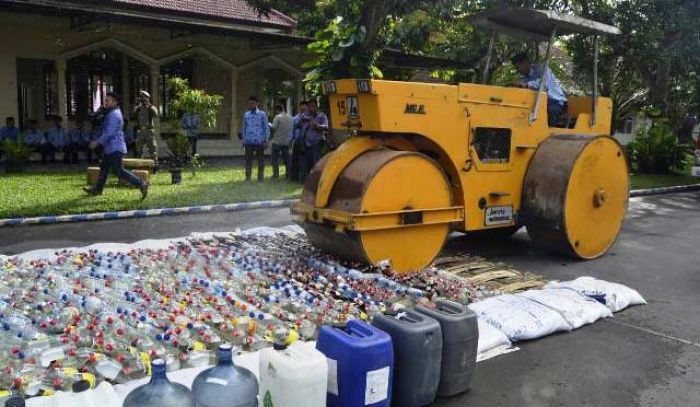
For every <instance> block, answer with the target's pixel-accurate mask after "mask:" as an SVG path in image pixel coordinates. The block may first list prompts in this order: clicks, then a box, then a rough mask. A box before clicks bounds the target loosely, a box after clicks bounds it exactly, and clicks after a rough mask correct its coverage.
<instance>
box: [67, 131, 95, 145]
mask: <svg viewBox="0 0 700 407" xmlns="http://www.w3.org/2000/svg"><path fill="white" fill-rule="evenodd" d="M68 138H69V139H70V142H71V144H78V145H85V144H87V143H89V142H90V133H88V132H87V131H86V130H85V129H83V130H80V129H72V130H71V131H70V132H68Z"/></svg>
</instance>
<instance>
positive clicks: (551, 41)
mask: <svg viewBox="0 0 700 407" xmlns="http://www.w3.org/2000/svg"><path fill="white" fill-rule="evenodd" d="M556 36H557V29H556V28H554V29H553V30H552V34H551V35H550V36H549V43H547V56H546V57H545V60H544V64H543V66H542V74H541V75H540V87H539V89H538V90H537V96H535V106H534V107H533V108H532V112H530V125H532V124H533V123H534V122H536V121H537V112H539V110H540V105H541V104H542V92H544V90H545V84H544V79H545V77H546V76H547V70H548V69H549V61H550V60H551V59H552V48H553V47H554V40H555V38H556Z"/></svg>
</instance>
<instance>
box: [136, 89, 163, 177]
mask: <svg viewBox="0 0 700 407" xmlns="http://www.w3.org/2000/svg"><path fill="white" fill-rule="evenodd" d="M139 101H140V102H141V103H140V104H139V105H138V106H136V109H134V121H135V122H136V129H137V130H136V155H137V156H140V157H141V158H152V159H153V160H154V161H155V162H156V165H158V145H157V144H156V132H155V120H156V118H157V117H158V109H157V108H156V107H155V106H153V105H152V104H151V95H150V94H149V93H148V92H146V91H145V90H142V91H140V92H139ZM144 147H145V148H146V149H144Z"/></svg>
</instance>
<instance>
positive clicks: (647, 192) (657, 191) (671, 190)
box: [630, 184, 700, 198]
mask: <svg viewBox="0 0 700 407" xmlns="http://www.w3.org/2000/svg"><path fill="white" fill-rule="evenodd" d="M691 191H700V184H692V185H679V186H676V187H664V188H649V189H635V190H634V191H631V192H630V197H632V198H635V197H640V196H651V195H664V194H675V193H678V192H691Z"/></svg>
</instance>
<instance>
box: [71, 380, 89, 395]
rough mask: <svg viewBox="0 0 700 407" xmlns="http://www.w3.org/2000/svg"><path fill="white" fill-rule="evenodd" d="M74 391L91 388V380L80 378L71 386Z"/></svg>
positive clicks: (80, 391) (78, 391) (79, 391)
mask: <svg viewBox="0 0 700 407" xmlns="http://www.w3.org/2000/svg"><path fill="white" fill-rule="evenodd" d="M71 390H73V393H82V392H84V391H86V390H90V382H89V381H87V380H78V381H77V382H75V383H73V386H71Z"/></svg>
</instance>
